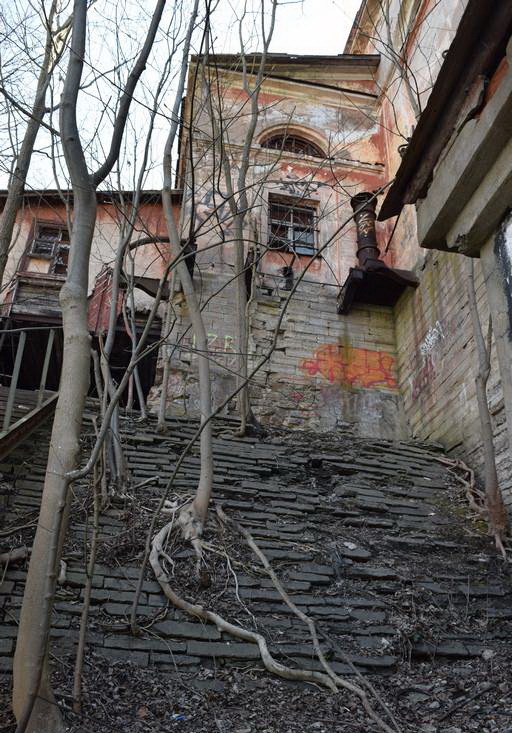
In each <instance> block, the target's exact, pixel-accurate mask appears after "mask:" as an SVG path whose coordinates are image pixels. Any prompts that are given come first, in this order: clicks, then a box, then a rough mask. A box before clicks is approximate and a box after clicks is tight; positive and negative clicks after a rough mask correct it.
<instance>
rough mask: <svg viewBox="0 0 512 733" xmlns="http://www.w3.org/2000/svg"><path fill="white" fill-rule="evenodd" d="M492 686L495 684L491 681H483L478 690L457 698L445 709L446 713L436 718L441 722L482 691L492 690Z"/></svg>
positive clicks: (481, 693) (478, 695)
mask: <svg viewBox="0 0 512 733" xmlns="http://www.w3.org/2000/svg"><path fill="white" fill-rule="evenodd" d="M494 687H496V685H495V684H493V683H492V682H484V684H483V685H482V687H481V688H480V689H479V690H477V691H476V692H474V693H473V694H472V695H469V697H464V698H463V699H462V700H459V701H458V702H456V703H455V704H454V705H452V706H451V708H449V709H448V710H447V711H446V713H444V714H443V715H441V717H440V718H439V719H438V722H439V723H442V722H443V720H446V718H449V717H450V715H453V713H454V712H455V711H456V710H458V709H459V708H462V707H464V705H466V704H467V703H468V702H471V701H472V700H476V699H477V697H480V695H483V694H484V693H486V692H489V690H492V689H493V688H494Z"/></svg>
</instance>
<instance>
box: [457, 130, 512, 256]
mask: <svg viewBox="0 0 512 733" xmlns="http://www.w3.org/2000/svg"><path fill="white" fill-rule="evenodd" d="M511 203H512V138H511V139H510V140H509V142H508V144H507V145H506V146H505V148H504V150H503V151H502V153H501V155H500V156H499V157H498V159H497V161H496V162H495V164H494V165H493V166H492V167H491V168H490V170H489V172H488V173H487V175H486V176H485V178H484V179H483V180H482V181H481V183H480V185H479V187H478V189H477V190H476V191H475V193H474V194H473V196H472V197H471V199H470V200H469V201H468V203H467V204H466V206H465V207H464V209H463V210H462V212H461V213H460V215H459V216H458V217H457V219H456V220H455V222H454V223H453V225H452V227H451V229H450V230H449V231H448V233H447V235H446V244H447V246H448V248H449V249H450V250H453V251H456V252H461V253H462V254H465V255H470V256H471V255H477V256H478V253H479V251H480V248H481V247H482V246H483V245H484V243H485V242H486V241H487V239H488V238H489V237H490V236H491V235H492V234H493V232H494V231H495V230H496V229H497V227H498V226H499V224H500V222H501V221H502V219H503V216H504V214H505V212H506V211H507V210H508V209H509V208H510V205H511Z"/></svg>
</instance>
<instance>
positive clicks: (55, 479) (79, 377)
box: [13, 1, 96, 733]
mask: <svg viewBox="0 0 512 733" xmlns="http://www.w3.org/2000/svg"><path fill="white" fill-rule="evenodd" d="M74 13H75V17H74V23H73V38H72V44H71V55H70V59H69V65H68V72H67V75H66V81H65V84H64V91H63V94H62V104H61V120H60V124H61V131H62V143H63V146H64V153H65V156H66V162H67V165H68V167H69V172H70V175H71V180H72V183H73V189H74V219H73V231H72V234H71V249H70V251H71V258H70V264H69V270H68V276H67V279H66V282H65V283H64V285H63V287H62V289H61V292H60V304H61V308H62V320H63V334H64V349H63V364H62V373H61V382H60V391H59V399H58V403H57V408H56V413H55V419H54V422H53V429H52V435H51V441H50V453H49V457H48V465H47V470H46V476H45V483H44V488H43V496H42V500H41V512H40V515H39V522H38V526H37V530H36V536H35V539H34V545H33V552H32V557H31V561H30V565H29V571H28V575H27V582H26V586H25V595H24V597H23V605H22V609H21V617H20V627H19V634H18V641H17V644H16V653H15V657H14V689H13V706H14V713H15V715H16V718H17V720H18V726H20V725H21V723H22V722H24V718H26V717H27V713H28V718H27V721H28V725H27V728H26V729H27V730H28V731H33V732H34V733H36V731H37V732H38V733H45V732H46V731H52V732H54V731H58V730H61V729H62V722H61V720H60V713H59V711H58V708H57V706H56V705H55V704H53V697H52V693H51V687H50V680H49V673H48V664H47V662H46V661H45V664H44V669H43V668H42V667H41V665H42V661H43V660H46V657H47V648H48V638H49V632H50V620H51V607H52V604H53V597H54V593H55V581H56V570H57V566H58V561H59V557H58V545H59V544H60V541H59V538H60V537H61V535H62V534H63V533H64V530H65V526H64V521H63V520H64V517H65V514H66V512H65V508H66V504H67V502H68V485H69V482H68V479H67V477H66V474H67V473H68V471H72V470H73V468H74V467H75V465H76V462H77V460H78V452H79V447H80V430H81V425H82V413H83V407H84V402H85V396H86V394H87V389H88V387H89V350H90V337H89V331H88V327H87V283H88V274H89V254H90V248H91V242H92V237H93V232H94V224H95V220H96V195H95V192H94V188H93V186H92V183H91V180H90V177H89V173H88V170H87V166H86V163H85V159H84V156H83V151H82V148H81V145H80V140H79V134H78V127H77V122H76V100H77V95H78V88H79V85H80V78H81V74H82V65H83V57H84V53H85V35H86V22H87V13H86V6H85V4H83V3H80V2H77V1H76V2H75V8H74ZM48 527H51V528H52V531H51V532H48ZM41 599H44V603H45V606H46V607H45V609H44V612H42V613H41V608H40V606H41ZM35 619H38V623H34V621H35ZM36 696H37V698H36ZM31 707H32V710H30V708H31Z"/></svg>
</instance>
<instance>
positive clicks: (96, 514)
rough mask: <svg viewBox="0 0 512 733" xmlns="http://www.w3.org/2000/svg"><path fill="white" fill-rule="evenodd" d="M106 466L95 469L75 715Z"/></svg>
mask: <svg viewBox="0 0 512 733" xmlns="http://www.w3.org/2000/svg"><path fill="white" fill-rule="evenodd" d="M104 472H105V464H104V462H103V461H101V465H100V464H99V463H97V464H96V465H95V467H94V478H93V481H92V490H93V528H92V539H91V550H90V555H89V562H88V563H87V566H86V576H87V580H86V583H85V588H84V605H83V607H82V615H81V616H80V631H79V635H78V648H77V652H76V660H75V670H74V674H73V710H74V711H75V713H78V714H80V713H81V712H82V669H83V665H84V656H85V645H86V641H87V621H88V619H89V608H90V605H91V592H92V581H93V579H94V566H95V564H96V551H97V546H98V532H99V521H100V503H101V502H100V488H99V487H100V484H101V483H102V481H103V474H104Z"/></svg>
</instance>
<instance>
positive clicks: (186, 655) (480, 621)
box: [0, 420, 512, 678]
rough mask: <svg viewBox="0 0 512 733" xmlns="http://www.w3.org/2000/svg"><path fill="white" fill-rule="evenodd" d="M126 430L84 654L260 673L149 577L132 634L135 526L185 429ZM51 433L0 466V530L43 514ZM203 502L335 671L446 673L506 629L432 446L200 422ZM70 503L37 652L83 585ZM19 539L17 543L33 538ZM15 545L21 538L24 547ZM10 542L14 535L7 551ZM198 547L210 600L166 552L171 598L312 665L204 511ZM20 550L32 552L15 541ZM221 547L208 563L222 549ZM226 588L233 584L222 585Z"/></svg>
mask: <svg viewBox="0 0 512 733" xmlns="http://www.w3.org/2000/svg"><path fill="white" fill-rule="evenodd" d="M154 427H155V426H154V423H136V422H129V421H126V422H125V428H124V438H123V439H124V448H125V454H126V457H127V460H128V463H129V468H130V471H131V474H132V486H137V484H140V483H141V482H144V481H145V480H146V479H151V478H154V477H158V480H157V481H156V480H155V481H153V483H152V484H151V483H150V484H147V485H145V486H143V487H139V488H135V489H131V490H128V491H127V492H126V495H125V496H124V497H121V498H116V499H115V500H114V501H113V503H112V506H111V507H110V508H109V509H108V510H107V511H106V512H105V513H104V514H103V516H102V519H101V532H100V539H101V544H100V554H99V559H98V565H97V569H96V575H95V578H94V583H93V593H92V606H91V626H90V633H89V637H88V642H89V650H90V651H94V652H96V653H97V654H100V655H104V656H105V657H107V658H108V659H109V660H112V661H117V660H130V661H132V662H135V663H137V664H140V665H142V666H148V665H149V666H156V667H158V668H162V670H166V671H174V670H175V669H176V666H177V667H178V668H179V669H180V670H181V672H182V673H183V674H187V675H190V676H191V677H192V678H193V677H194V676H195V675H196V674H197V673H198V671H199V668H204V667H205V666H206V667H211V668H212V669H216V668H218V666H219V665H230V664H235V665H237V666H239V667H240V666H244V665H248V666H251V667H254V666H255V665H257V664H258V651H257V648H256V646H255V645H251V644H249V643H242V642H240V641H238V640H235V639H232V638H229V637H228V636H227V635H225V634H221V633H220V632H219V631H218V630H217V629H216V628H215V627H213V626H208V625H203V624H201V623H199V622H198V621H195V620H194V619H192V618H186V617H185V616H184V615H183V614H182V613H180V612H178V611H176V610H174V609H173V608H168V607H167V604H166V601H165V598H164V596H163V594H162V593H161V591H160V588H159V586H158V584H157V583H156V581H155V580H154V578H153V577H152V575H151V571H150V570H148V572H147V575H146V580H145V581H144V584H143V588H142V594H141V598H140V604H139V609H138V613H139V621H140V622H141V626H142V633H141V635H140V636H138V637H133V636H131V635H130V633H129V630H128V626H127V618H128V615H129V611H130V604H131V601H132V598H133V589H134V586H135V582H136V577H137V574H138V565H139V562H140V556H141V549H142V546H143V537H144V529H145V527H147V524H148V522H149V517H150V511H151V510H152V508H154V506H155V504H156V500H157V497H158V496H159V495H160V493H161V491H162V487H163V485H164V484H165V482H166V480H167V479H168V478H169V476H170V474H171V472H172V470H173V466H174V462H175V460H176V457H177V455H178V454H179V452H180V450H181V449H182V447H183V446H184V444H185V443H186V442H187V440H188V439H189V437H190V436H191V435H192V433H193V431H194V429H195V425H194V424H193V423H192V422H189V421H187V420H171V421H169V432H168V434H167V435H166V436H161V435H158V434H157V433H156V432H155V430H154ZM48 430H49V428H48V427H46V428H43V429H40V430H39V433H38V434H37V435H36V437H35V439H31V440H30V444H29V445H27V446H24V447H23V449H18V450H17V451H16V452H15V453H14V454H12V455H11V456H10V458H9V459H6V460H5V462H4V463H3V464H2V465H1V466H0V471H2V473H3V484H2V487H1V489H0V490H2V491H3V496H0V502H1V501H3V502H4V508H5V509H7V512H6V513H5V514H4V519H5V521H4V527H9V526H14V525H19V524H22V523H26V522H27V521H30V519H33V517H34V516H35V512H36V511H37V508H38V504H39V501H40V492H41V486H42V480H43V475H44V468H45V462H46V451H47V441H48ZM214 433H215V435H216V437H215V442H214V457H215V482H214V496H215V500H216V501H217V502H222V505H223V508H224V510H225V512H226V513H227V514H228V515H231V516H233V517H236V518H237V520H238V521H239V522H240V523H242V524H243V526H244V527H246V528H247V529H249V530H250V532H251V533H252V535H253V537H254V539H255V540H256V542H257V543H258V544H259V546H260V547H261V549H262V550H263V551H264V552H265V554H266V555H267V557H268V559H269V560H270V561H271V563H272V565H273V567H274V569H275V570H276V572H277V573H278V574H279V575H280V577H281V578H282V579H283V581H284V584H285V586H286V588H287V590H288V591H289V593H290V594H291V595H292V597H293V599H294V601H295V603H296V604H297V605H298V606H299V607H300V608H301V609H303V610H305V611H306V612H307V613H308V614H309V615H311V616H312V617H313V618H314V619H315V620H316V621H317V623H318V626H319V630H320V636H321V639H322V643H323V644H324V648H325V651H326V652H328V656H329V658H330V660H331V661H332V665H333V667H334V669H335V671H338V672H340V673H344V674H351V673H352V671H353V670H351V669H350V667H349V666H348V665H347V664H346V661H347V660H346V658H344V655H347V656H348V658H349V659H350V661H351V662H352V663H353V664H354V665H355V666H356V668H358V669H359V670H360V671H362V672H363V673H367V672H383V673H387V674H393V673H394V670H395V669H396V668H397V667H399V666H400V664H402V663H403V662H404V660H407V661H409V660H412V661H413V663H414V660H415V659H416V658H422V659H425V658H435V659H441V658H442V659H445V660H446V659H460V658H470V657H478V656H481V655H482V654H484V657H485V654H487V655H489V654H492V652H493V651H495V652H496V651H498V650H499V651H500V653H503V651H504V645H505V644H508V643H509V640H510V638H511V631H512V623H511V619H512V604H511V600H512V594H511V590H510V585H509V582H508V581H507V579H506V577H505V576H504V575H503V570H502V567H503V566H502V563H501V561H500V560H499V559H498V558H497V556H496V554H495V553H494V552H493V551H492V548H491V545H490V541H489V540H488V539H486V538H484V537H482V536H480V535H478V534H477V533H476V531H475V528H474V526H473V525H471V524H469V522H468V520H467V519H465V518H464V517H463V516H462V515H463V514H464V510H463V509H462V506H463V504H462V503H461V502H460V501H459V500H458V499H457V496H456V491H460V487H459V486H458V484H457V483H456V482H455V481H454V479H453V476H452V474H451V473H450V472H449V470H448V469H447V467H446V466H445V465H443V464H442V463H441V462H440V461H439V460H438V458H439V457H441V456H442V453H441V452H440V450H439V449H438V448H437V447H435V446H427V445H423V444H417V443H416V444H415V443H403V442H402V443H391V442H386V441H378V440H371V441H365V440H363V439H361V438H357V437H355V436H352V435H324V436H318V435H316V436H314V435H306V434H301V433H290V432H288V433H284V432H283V433H280V434H273V435H271V436H267V437H266V438H264V439H263V438H262V439H256V438H247V439H243V440H242V439H238V438H236V437H234V434H233V433H234V423H232V422H229V421H222V420H221V421H218V422H216V423H215V428H214ZM198 475H199V458H198V452H197V447H194V449H193V451H192V453H191V455H190V456H189V457H188V458H187V459H185V462H184V464H183V467H182V471H181V472H180V473H179V474H178V477H177V481H176V484H175V486H174V488H173V492H174V493H175V494H178V495H181V496H183V495H184V494H186V493H191V492H192V491H193V490H194V488H195V485H196V483H197V478H198ZM83 507H84V499H83V495H81V494H80V491H79V490H77V497H76V499H75V502H74V505H73V510H72V517H73V520H72V531H71V535H70V540H69V542H68V546H67V549H66V557H67V581H66V583H65V584H64V585H62V586H61V587H60V588H59V591H58V599H57V602H56V607H55V618H54V627H53V634H52V638H53V642H52V644H53V647H52V651H53V652H54V654H56V655H57V656H59V655H61V654H65V653H67V652H70V651H72V649H73V648H75V645H76V639H77V628H78V623H79V615H80V612H81V608H82V604H81V593H82V589H83V586H84V583H85V574H84V561H83V558H82V556H81V553H82V552H83V545H84V542H83V539H84V534H85V533H90V527H87V526H86V524H85V513H84V510H83ZM28 531H31V530H30V529H29V530H28ZM25 539H26V541H27V538H25ZM9 540H10V541H11V544H15V543H16V542H19V541H21V537H20V536H18V537H14V538H13V537H10V538H9ZM206 540H207V541H208V542H209V543H210V544H214V545H215V546H216V547H217V548H224V549H227V550H228V552H229V555H230V557H231V564H230V565H231V567H230V566H229V565H228V564H227V562H226V558H225V556H223V555H222V554H218V553H217V554H208V553H207V560H208V563H209V565H208V570H209V582H208V583H207V584H206V585H208V586H209V587H207V588H200V587H199V586H198V584H197V582H196V581H195V580H194V579H193V578H192V580H191V576H192V573H191V568H192V567H193V563H192V558H191V557H190V556H191V551H190V549H188V548H187V547H186V546H185V545H184V544H183V543H182V542H180V541H179V540H176V541H175V543H174V544H173V546H172V547H171V548H170V550H169V552H170V554H171V555H172V556H173V559H174V560H175V563H176V565H175V575H174V580H173V584H174V587H175V588H176V590H177V591H178V592H180V593H182V594H183V595H184V596H186V597H187V598H188V599H189V600H194V601H198V602H201V603H204V604H205V605H209V606H210V607H211V608H212V609H214V610H216V611H217V612H219V613H221V614H222V615H224V616H225V617H226V618H228V619H229V620H231V621H234V622H237V623H243V624H245V625H247V626H248V627H250V628H252V629H254V628H257V629H258V630H260V631H261V632H262V633H263V634H264V635H265V636H266V638H267V639H268V641H269V645H270V649H271V651H272V652H273V653H274V654H275V655H276V656H277V657H278V658H279V659H280V660H281V661H283V662H285V663H287V664H289V665H290V666H295V665H300V666H303V667H307V668H310V669H317V668H319V663H318V662H317V660H316V659H315V656H314V653H313V650H312V646H311V643H310V640H309V637H308V633H307V629H306V628H305V626H304V625H303V624H302V623H301V622H300V621H299V619H298V618H297V617H295V616H294V615H293V613H292V612H291V611H290V610H289V609H288V608H287V607H286V605H285V604H284V603H283V602H282V600H281V599H280V597H279V594H278V593H277V591H276V589H275V588H274V587H273V585H272V582H271V581H270V579H269V578H268V577H267V576H266V574H265V572H264V571H263V568H262V567H261V565H259V563H258V560H257V558H256V557H255V556H254V555H252V554H251V551H250V550H249V549H248V548H247V547H246V546H245V544H244V541H243V539H242V538H241V537H236V532H233V531H231V530H230V531H229V532H228V531H226V529H225V528H223V527H222V526H220V525H219V523H218V521H217V520H216V517H215V514H214V512H212V517H211V520H210V530H209V533H207V536H206ZM28 541H29V538H28ZM222 551H223V550H222ZM231 569H233V570H234V572H235V573H236V575H237V585H236V584H235V583H234V575H233V574H232V572H231ZM24 578H25V570H24V569H23V568H22V567H19V566H18V567H11V568H9V570H8V571H7V573H6V576H5V578H4V582H3V585H2V587H1V589H0V614H1V615H0V621H1V624H0V667H1V669H2V670H4V671H7V672H8V671H9V670H10V668H11V665H12V653H13V649H14V643H15V637H16V623H17V618H18V617H19V608H20V604H21V598H22V593H23V583H24Z"/></svg>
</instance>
